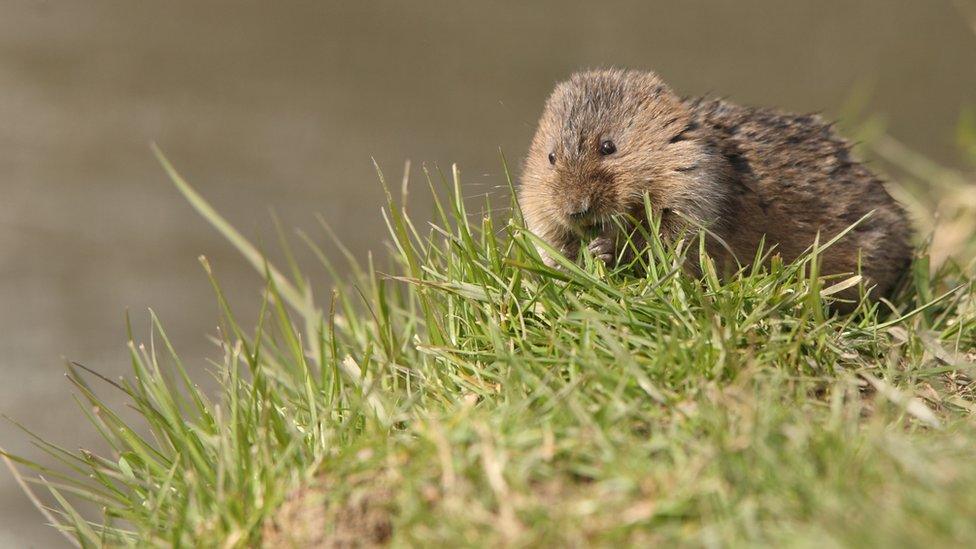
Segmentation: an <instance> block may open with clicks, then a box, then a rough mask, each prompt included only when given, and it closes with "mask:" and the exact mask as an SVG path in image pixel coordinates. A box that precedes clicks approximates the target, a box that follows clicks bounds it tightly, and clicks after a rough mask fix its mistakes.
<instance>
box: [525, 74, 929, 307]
mask: <svg viewBox="0 0 976 549" xmlns="http://www.w3.org/2000/svg"><path fill="white" fill-rule="evenodd" d="M608 143H609V145H608ZM601 149H603V150H602V152H601ZM645 195H647V196H648V197H649V198H650V202H651V204H652V207H653V208H654V210H655V213H657V214H658V215H659V216H660V218H661V231H662V233H663V236H664V237H665V238H669V237H673V236H675V235H676V234H678V232H679V231H681V229H682V228H685V227H688V226H689V225H696V224H701V225H704V226H705V227H707V228H708V229H709V230H710V231H711V232H712V233H713V234H715V235H717V236H718V237H719V238H720V239H721V240H722V241H724V242H725V243H726V244H727V246H728V248H730V249H731V252H732V253H733V254H734V255H735V259H737V260H738V262H739V263H741V264H743V265H745V264H748V262H749V261H750V260H752V259H753V258H754V257H755V253H756V250H757V247H758V246H759V244H760V241H761V240H762V239H763V237H765V242H766V247H767V249H768V248H769V247H770V246H771V245H775V246H776V249H775V252H776V253H779V254H780V255H782V256H783V257H784V258H785V259H787V260H792V259H795V258H796V257H797V256H799V255H800V254H802V253H803V252H804V251H805V250H807V249H808V247H809V246H810V245H811V244H813V242H814V239H815V237H816V235H817V233H818V232H819V233H820V241H821V242H825V241H826V240H829V239H830V238H832V237H834V236H836V235H837V234H839V233H840V232H842V231H843V230H845V229H846V228H847V227H848V226H850V225H852V224H853V223H855V222H856V221H858V220H859V219H860V218H862V217H863V216H865V215H866V214H868V213H869V212H872V211H873V213H872V214H871V215H870V216H868V218H867V219H866V220H864V221H862V222H861V223H860V224H859V225H858V226H857V227H856V228H855V229H853V230H852V231H851V232H850V233H849V234H848V235H846V236H845V237H844V238H842V239H841V240H840V241H839V242H837V243H836V244H835V245H834V246H832V247H831V248H829V249H828V250H826V251H824V253H823V256H822V262H823V263H822V267H823V269H822V272H823V273H824V274H840V273H853V272H855V271H857V269H858V265H859V264H860V266H861V267H860V268H861V272H862V274H863V275H865V276H866V277H867V279H868V281H869V283H870V284H872V285H875V286H876V289H875V295H883V294H884V293H886V292H887V291H888V290H889V289H890V288H891V286H892V285H893V284H894V282H895V281H896V280H897V279H898V277H899V276H900V275H901V273H902V272H903V271H904V269H905V267H906V266H907V265H908V263H909V260H910V257H911V248H910V246H909V244H908V238H909V224H908V222H907V220H906V217H905V214H904V212H903V210H902V209H901V208H900V207H899V206H898V204H897V203H896V202H895V201H894V200H893V199H892V198H891V196H890V195H889V194H888V193H887V191H885V189H884V187H883V186H882V184H881V181H880V180H879V179H878V178H877V177H876V176H875V175H874V174H872V173H871V172H870V171H869V170H868V169H867V168H866V167H864V165H862V164H860V163H859V162H857V161H856V160H854V159H853V158H852V157H851V153H850V145H849V144H848V143H847V142H846V141H844V140H843V139H842V138H840V137H838V136H837V135H836V134H835V133H834V132H833V131H832V130H831V128H830V126H829V125H828V124H826V123H824V122H823V121H822V120H821V119H820V118H819V117H817V116H812V115H811V116H799V115H793V114H788V113H782V112H778V111H774V110H767V109H756V108H749V107H742V106H738V105H734V104H731V103H728V102H726V101H722V100H706V99H701V98H694V99H682V98H679V97H677V96H676V95H675V94H674V93H673V92H672V91H671V90H670V89H669V88H668V87H667V86H666V85H665V84H664V83H663V82H662V81H661V80H660V79H659V78H658V77H657V76H656V75H654V74H652V73H644V72H636V71H629V72H624V71H617V70H607V71H594V72H587V73H579V74H575V75H573V76H572V77H571V78H570V79H569V80H568V81H566V82H563V83H561V84H559V85H558V86H557V87H556V89H555V91H554V92H553V94H552V96H551V97H550V98H549V100H548V101H547V103H546V108H545V111H544V112H543V115H542V118H541V120H540V121H539V128H538V130H537V132H536V135H535V138H534V139H533V141H532V145H531V147H530V150H529V155H528V158H527V159H526V163H525V169H524V172H523V175H522V185H521V192H520V197H521V202H522V208H523V210H524V212H525V216H526V220H527V222H528V225H529V229H530V230H532V231H533V232H535V233H536V234H538V235H539V236H541V237H542V238H544V239H545V240H547V241H548V242H549V243H550V244H551V245H552V246H553V247H555V248H556V249H558V250H560V251H561V252H562V253H564V254H566V255H568V256H570V257H571V258H572V257H575V255H576V254H577V252H578V251H579V248H580V245H581V244H582V245H588V246H589V247H590V249H591V250H592V251H593V252H594V253H595V254H596V255H597V256H599V257H601V258H602V259H604V260H607V261H609V260H612V259H613V258H614V257H616V256H617V255H618V252H619V250H618V249H617V247H618V246H619V244H618V243H619V242H620V239H619V238H617V235H616V233H617V232H618V230H619V229H616V228H615V227H616V224H614V223H610V222H609V220H610V218H611V216H614V215H615V214H629V215H630V216H632V217H633V218H637V219H643V218H644V217H645V215H644V212H643V209H644V196H645ZM708 251H709V253H710V254H711V255H712V256H714V257H715V258H716V259H718V260H720V261H723V262H725V263H726V264H734V261H732V259H733V258H731V257H729V251H728V250H727V249H726V247H725V246H723V245H720V244H719V243H718V241H717V239H716V240H715V241H713V242H711V243H710V244H709V245H708Z"/></svg>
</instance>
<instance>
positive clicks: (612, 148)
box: [600, 139, 617, 156]
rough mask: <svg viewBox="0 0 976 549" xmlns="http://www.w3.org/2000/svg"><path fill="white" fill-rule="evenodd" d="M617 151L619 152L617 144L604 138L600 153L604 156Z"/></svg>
mask: <svg viewBox="0 0 976 549" xmlns="http://www.w3.org/2000/svg"><path fill="white" fill-rule="evenodd" d="M615 152H617V146H616V145H614V144H613V141H610V140H609V139H607V140H604V141H603V143H600V154H602V155H603V156H606V155H608V154H613V153H615Z"/></svg>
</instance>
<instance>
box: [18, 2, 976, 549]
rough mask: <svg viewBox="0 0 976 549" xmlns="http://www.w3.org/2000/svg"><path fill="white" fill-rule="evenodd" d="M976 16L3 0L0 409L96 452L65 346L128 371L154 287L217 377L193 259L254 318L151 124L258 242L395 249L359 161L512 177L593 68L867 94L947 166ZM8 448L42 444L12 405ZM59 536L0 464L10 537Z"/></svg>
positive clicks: (779, 90) (824, 99) (757, 99)
mask: <svg viewBox="0 0 976 549" xmlns="http://www.w3.org/2000/svg"><path fill="white" fill-rule="evenodd" d="M973 30H974V29H973V23H972V20H971V19H967V18H966V17H965V16H964V11H962V10H960V9H959V6H957V5H956V4H953V3H952V2H951V1H950V0H945V1H943V0H931V1H927V2H913V1H909V0H860V1H859V2H848V1H840V0H809V1H798V0H796V1H792V2H789V3H785V2H780V1H775V0H768V1H761V0H739V1H737V2H724V1H712V2H705V1H685V2H680V3H679V2H644V1H641V2H587V3H580V4H578V5H567V4H566V3H563V2H532V3H516V2H480V3H458V2H454V1H448V0H444V1H426V2H409V3H408V2H393V1H373V2H343V3H339V2H307V3H306V2H274V3H271V2H265V3H256V2H239V1H238V2H214V1H207V2H199V1H192V2H191V1H169V2H154V3H149V2H139V3H136V2H125V1H119V2H111V1H103V0H102V1H92V2H84V3H82V2H45V1H19V0H0V373H2V375H3V377H4V381H3V382H2V383H0V413H3V414H5V415H7V416H10V417H12V418H15V419H16V420H17V421H20V422H22V423H23V424H24V425H26V426H27V427H28V428H30V429H32V430H34V431H36V432H37V433H39V434H41V435H43V436H45V437H48V438H50V439H54V440H57V441H60V442H61V443H63V445H64V446H66V447H68V448H78V447H96V448H97V447H99V446H98V442H97V439H96V433H95V432H94V430H93V429H92V428H91V427H90V426H89V425H88V424H87V423H86V421H85V419H84V417H83V416H82V415H81V414H80V413H79V412H78V411H77V407H76V404H75V403H74V401H73V400H72V391H71V387H70V386H69V385H68V384H67V382H66V381H65V380H64V378H63V377H62V375H61V374H62V372H63V368H64V363H65V360H66V359H69V360H76V361H78V362H81V363H83V364H85V365H87V366H89V367H92V368H94V369H96V370H98V371H100V372H102V373H104V374H106V375H110V376H113V377H114V376H118V375H122V374H123V373H125V372H126V370H127V368H128V363H127V351H126V347H125V341H126V335H125V314H126V311H129V314H130V315H131V318H132V322H133V325H134V329H135V335H136V337H137V338H142V339H148V336H149V330H148V325H147V319H148V314H147V308H149V307H152V308H153V309H154V310H155V311H156V312H157V313H158V314H159V316H160V317H161V318H162V320H163V322H164V324H165V326H166V327H167V330H168V333H169V335H170V337H171V339H172V340H173V342H174V343H175V345H176V347H177V349H179V350H180V352H181V354H182V356H183V358H184V360H185V362H186V363H187V365H188V367H189V368H190V369H191V371H193V372H194V374H195V375H196V376H197V378H198V379H199V380H200V381H201V383H202V384H207V383H208V374H207V369H208V367H209V366H208V363H207V362H206V358H207V357H208V356H216V352H215V350H214V349H213V348H212V347H211V345H210V343H209V342H208V339H207V334H209V333H214V331H215V327H216V322H217V317H218V312H217V308H216V304H215V300H214V298H213V295H212V293H211V289H210V286H209V283H208V282H207V279H206V277H205V276H204V273H203V271H202V269H201V268H200V265H199V263H198V262H197V257H198V256H199V255H201V254H205V255H207V256H208V258H209V259H210V261H211V263H212V265H213V266H214V269H215V271H216V274H217V276H218V278H219V279H220V280H221V282H222V283H223V284H224V285H225V289H226V290H227V293H228V294H229V296H230V298H231V300H232V303H234V304H236V306H237V307H238V310H239V312H241V313H242V315H243V316H244V318H253V316H249V315H253V313H254V307H255V306H256V305H257V303H258V300H257V299H256V296H257V295H258V292H259V290H260V283H259V280H258V278H257V277H256V276H255V275H254V274H253V273H252V272H251V270H250V267H248V266H247V265H245V264H244V262H243V261H242V260H241V259H240V258H239V257H238V255H237V254H236V252H234V251H233V250H232V249H231V247H230V246H229V245H228V244H226V243H225V242H224V241H223V239H222V238H221V237H220V236H219V235H217V234H216V233H215V232H214V231H213V230H212V229H211V228H210V227H209V226H208V225H207V224H206V223H205V222H204V221H203V220H201V219H200V218H198V217H197V216H196V214H195V213H194V212H193V211H191V208H190V207H189V205H188V204H186V203H185V202H184V200H183V199H182V198H181V197H180V196H179V195H178V193H177V192H176V190H175V189H174V188H173V187H172V185H171V184H170V183H169V182H168V180H167V179H166V177H165V175H164V174H163V172H162V170H161V169H160V167H159V166H158V164H157V163H156V161H155V160H154V158H153V156H152V154H151V152H150V149H149V144H150V143H151V142H153V141H155V142H156V143H158V144H159V146H160V147H161V148H162V149H163V150H164V151H165V152H166V154H167V155H168V156H169V158H170V159H171V161H172V162H173V163H174V164H175V165H176V166H177V168H178V169H180V170H181V171H182V172H183V174H184V176H186V178H187V179H188V180H189V181H190V182H191V183H192V184H193V185H195V186H196V187H197V188H198V189H199V190H200V191H201V192H202V193H203V194H204V195H205V196H206V197H207V198H208V199H210V200H211V201H212V202H213V203H214V204H215V205H216V206H217V207H218V209H220V210H221V211H222V212H223V213H224V214H225V215H226V216H227V217H228V218H229V219H230V220H231V222H232V223H234V224H235V225H236V226H237V227H238V228H239V229H241V230H242V231H243V232H244V233H245V234H246V235H248V236H249V237H250V238H252V239H253V240H255V241H257V242H263V243H266V244H268V247H269V248H271V247H275V244H274V239H275V236H274V225H273V223H272V221H271V217H270V214H269V212H270V211H271V210H272V209H273V210H274V211H276V212H277V214H278V216H279V217H280V218H281V220H282V224H283V225H284V226H285V227H287V228H291V227H301V228H304V229H306V230H308V231H309V232H311V233H312V234H314V235H321V231H319V230H318V229H317V224H316V222H315V217H314V214H316V213H321V214H322V216H323V217H324V218H325V219H327V220H328V222H329V223H330V224H331V225H332V226H333V227H334V228H335V231H336V232H337V233H338V235H339V237H340V238H341V239H342V240H343V241H344V242H345V243H346V244H347V245H348V246H349V247H350V248H351V249H352V250H353V251H354V252H355V253H356V254H358V255H360V256H361V257H364V256H365V254H366V252H367V250H374V251H376V252H378V253H382V251H383V249H384V248H383V246H384V245H383V242H384V234H385V229H384V225H383V223H382V219H381V217H380V207H381V205H382V192H381V189H380V186H379V184H378V182H377V178H376V175H375V172H374V170H373V166H372V163H371V160H370V158H371V157H373V158H375V159H376V161H377V162H378V163H379V165H380V166H381V167H382V168H383V169H384V170H385V171H386V172H387V175H388V176H389V177H390V178H391V179H392V180H395V181H399V178H400V177H401V173H402V169H403V163H404V161H405V160H406V159H411V160H412V161H413V166H414V170H413V171H414V176H415V180H416V181H417V183H418V184H419V183H420V181H419V179H417V176H418V175H419V168H418V167H419V166H420V165H421V164H422V163H427V164H428V165H434V164H439V165H441V166H442V167H444V168H446V169H449V167H450V164H451V163H453V162H457V163H458V164H459V165H460V166H461V169H462V173H463V178H464V181H465V188H466V193H467V194H469V195H477V194H479V193H484V192H487V191H490V190H492V189H493V187H494V186H495V185H498V184H501V183H503V182H504V178H503V176H502V173H501V163H500V161H499V155H498V148H499V147H501V148H502V149H503V150H504V151H505V152H506V154H507V156H508V158H509V160H510V162H511V163H512V164H513V166H514V167H515V170H516V172H517V166H518V165H519V164H520V162H521V157H522V154H523V151H524V149H525V147H526V145H527V143H528V140H529V139H530V137H531V135H532V131H533V126H534V123H535V121H536V117H537V116H538V114H539V111H540V109H541V106H542V103H543V101H544V99H545V97H546V95H547V93H548V91H549V90H550V88H551V87H552V85H553V83H554V82H555V81H557V80H559V79H562V78H564V77H565V76H566V75H567V74H569V73H570V72H571V71H573V70H576V69H579V68H584V67H595V66H603V65H616V66H622V67H634V68H653V69H655V70H656V71H658V72H659V73H660V74H661V75H662V76H663V77H664V78H665V79H666V80H668V81H669V82H670V83H671V84H672V86H673V87H674V88H675V89H676V90H677V91H679V93H683V94H700V93H706V92H712V93H714V94H717V95H724V96H727V97H729V98H731V99H733V100H735V101H739V102H743V103H750V104H761V105H770V106H780V107H783V108H786V109H790V110H796V111H822V112H824V113H825V114H826V115H827V116H829V117H838V116H841V115H842V114H843V113H845V112H851V111H852V110H859V111H861V112H866V113H869V114H871V115H876V117H877V118H875V120H876V121H878V120H880V121H883V124H884V127H885V129H886V131H887V133H889V134H890V135H891V136H893V137H894V138H895V139H897V140H898V141H899V142H900V143H904V144H905V145H907V146H908V147H910V148H912V149H914V150H917V151H919V152H921V153H923V154H924V155H925V157H927V158H929V159H932V160H934V161H936V162H938V163H940V164H941V165H944V166H949V167H954V166H956V167H961V166H962V160H961V157H960V156H959V152H958V151H959V148H958V147H957V146H956V144H955V142H954V135H955V132H956V127H957V123H958V122H959V120H960V113H961V112H963V111H964V110H965V109H966V108H967V107H971V106H973V105H974V103H976V70H973V69H974V67H976V33H974V32H973ZM852 105H853V106H852ZM417 188H418V190H420V187H417ZM468 191H469V192H468ZM422 208H423V205H422V204H421V205H419V206H418V209H415V210H414V215H417V216H418V217H420V218H423V216H424V213H423V210H422ZM323 240H324V239H323ZM329 249H330V250H332V253H333V254H334V249H333V248H329ZM317 282H318V284H319V286H320V288H321V289H320V290H319V293H320V294H322V293H325V292H327V291H328V288H329V287H330V285H331V281H330V280H329V279H328V278H327V277H326V276H325V275H324V274H323V275H322V277H321V279H320V280H319V281H317ZM103 392H104V393H105V394H107V395H111V392H110V391H107V390H106V391H103ZM0 446H3V447H5V448H6V449H7V450H9V451H12V452H15V453H20V454H25V455H27V456H31V457H37V458H40V457H41V452H40V451H38V450H37V449H35V448H33V447H31V446H30V441H29V438H28V437H27V436H26V435H25V434H23V433H22V432H21V431H19V430H18V429H17V428H16V427H15V426H14V425H13V424H11V423H10V422H4V423H2V424H0ZM59 543H62V540H61V538H60V537H58V536H57V535H56V533H55V532H54V531H53V529H51V528H49V527H47V526H45V525H44V524H43V519H42V517H41V516H40V514H38V513H37V512H36V511H35V510H34V509H33V508H32V507H31V505H30V503H29V501H28V500H27V498H26V497H25V496H24V495H23V494H22V493H21V492H20V490H19V489H18V488H17V486H16V484H15V483H14V481H13V478H12V477H11V476H10V475H8V474H7V473H6V471H4V472H2V473H0V546H2V547H8V546H9V547H27V546H35V547H46V546H49V545H52V544H59Z"/></svg>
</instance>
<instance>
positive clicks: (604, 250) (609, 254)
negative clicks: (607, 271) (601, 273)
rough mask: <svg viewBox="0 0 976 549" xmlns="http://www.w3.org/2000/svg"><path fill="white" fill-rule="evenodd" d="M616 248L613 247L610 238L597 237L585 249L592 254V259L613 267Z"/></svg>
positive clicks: (615, 259) (615, 258)
mask: <svg viewBox="0 0 976 549" xmlns="http://www.w3.org/2000/svg"><path fill="white" fill-rule="evenodd" d="M616 248H617V247H616V246H615V245H614V241H613V239H612V238H610V237H606V236H598V237H596V238H594V239H593V240H592V241H591V242H590V245H589V246H587V247H586V249H588V250H589V251H590V253H591V254H593V257H595V258H596V259H599V260H600V261H602V262H604V263H606V264H607V265H613V264H614V263H616V261H617V249H616Z"/></svg>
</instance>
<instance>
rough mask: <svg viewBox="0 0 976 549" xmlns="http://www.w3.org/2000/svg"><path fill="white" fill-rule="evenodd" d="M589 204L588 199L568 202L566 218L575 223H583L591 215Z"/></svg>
mask: <svg viewBox="0 0 976 549" xmlns="http://www.w3.org/2000/svg"><path fill="white" fill-rule="evenodd" d="M590 204H591V201H590V198H589V197H584V198H582V199H580V200H575V201H572V202H570V204H569V207H568V208H567V209H566V216H567V217H569V218H570V219H571V220H573V221H575V222H580V221H583V220H585V219H586V218H587V217H589V216H590V213H592V208H591V207H590Z"/></svg>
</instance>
